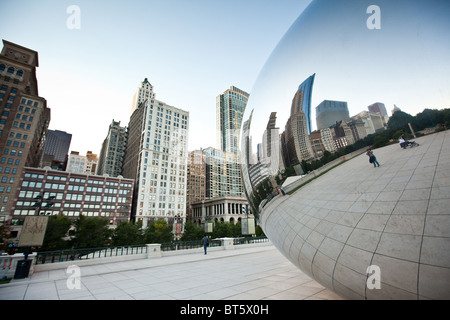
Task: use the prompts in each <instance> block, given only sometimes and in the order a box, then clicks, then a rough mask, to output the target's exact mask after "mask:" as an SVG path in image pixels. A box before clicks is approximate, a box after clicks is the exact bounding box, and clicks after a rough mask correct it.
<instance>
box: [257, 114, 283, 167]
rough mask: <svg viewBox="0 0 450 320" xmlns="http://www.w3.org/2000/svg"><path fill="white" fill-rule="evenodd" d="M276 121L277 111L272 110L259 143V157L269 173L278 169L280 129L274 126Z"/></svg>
mask: <svg viewBox="0 0 450 320" xmlns="http://www.w3.org/2000/svg"><path fill="white" fill-rule="evenodd" d="M276 121H277V113H276V112H272V113H271V114H270V118H269V121H268V122H267V127H266V130H264V134H263V137H262V144H261V149H262V156H261V159H264V160H265V162H266V164H267V169H268V171H269V174H270V175H274V174H277V173H278V171H279V170H280V129H279V128H277V127H276Z"/></svg>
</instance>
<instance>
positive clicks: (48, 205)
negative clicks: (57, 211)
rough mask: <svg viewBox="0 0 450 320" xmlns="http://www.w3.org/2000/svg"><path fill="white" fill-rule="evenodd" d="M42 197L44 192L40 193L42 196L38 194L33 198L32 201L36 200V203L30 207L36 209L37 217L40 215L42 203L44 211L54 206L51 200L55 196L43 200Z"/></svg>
mask: <svg viewBox="0 0 450 320" xmlns="http://www.w3.org/2000/svg"><path fill="white" fill-rule="evenodd" d="M44 195H45V191H44V192H43V193H42V195H40V194H39V195H37V196H36V197H34V200H36V202H35V203H33V204H32V205H31V206H32V207H33V208H37V215H40V214H41V208H42V205H43V204H44V203H45V205H44V209H48V208H51V207H52V206H53V205H54V204H55V203H54V202H53V200H54V199H55V198H56V197H55V196H49V197H47V199H44Z"/></svg>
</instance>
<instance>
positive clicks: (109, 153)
mask: <svg viewBox="0 0 450 320" xmlns="http://www.w3.org/2000/svg"><path fill="white" fill-rule="evenodd" d="M127 137H128V132H127V127H122V126H120V121H119V122H117V121H114V120H113V121H112V122H111V124H110V125H109V129H108V134H107V136H106V138H105V140H104V141H103V144H102V149H101V151H100V156H99V158H98V164H97V174H98V175H104V174H107V175H109V176H110V177H117V176H119V175H121V174H122V165H123V159H124V157H125V151H126V148H127Z"/></svg>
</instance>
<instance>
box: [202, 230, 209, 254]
mask: <svg viewBox="0 0 450 320" xmlns="http://www.w3.org/2000/svg"><path fill="white" fill-rule="evenodd" d="M202 245H203V250H205V254H206V248H208V246H209V238H208V237H207V236H206V234H205V236H204V237H203V239H202Z"/></svg>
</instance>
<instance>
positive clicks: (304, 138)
mask: <svg viewBox="0 0 450 320" xmlns="http://www.w3.org/2000/svg"><path fill="white" fill-rule="evenodd" d="M314 77H315V74H313V75H312V76H310V77H309V78H308V79H306V80H305V81H303V82H302V84H301V85H300V86H299V87H298V90H297V92H296V93H295V94H294V97H293V99H292V103H291V108H290V110H291V113H290V117H289V119H288V120H287V122H286V124H285V130H284V132H283V133H282V134H280V130H279V128H277V126H276V120H277V112H271V113H270V117H269V119H268V120H267V125H266V128H265V130H264V132H263V135H262V137H261V139H262V140H261V141H262V142H261V143H258V144H257V150H256V155H255V154H253V150H252V137H251V136H250V135H249V134H250V127H251V121H252V114H253V112H251V114H250V117H249V119H248V120H246V121H245V122H244V123H243V125H242V137H241V146H242V150H243V153H241V165H242V175H243V181H244V185H245V190H246V193H247V197H249V198H251V197H252V196H253V195H254V193H255V191H256V190H257V188H258V185H259V184H261V183H262V182H263V181H264V180H265V179H266V178H268V177H273V176H275V175H277V174H278V173H279V172H280V170H283V169H284V168H285V167H288V166H292V165H296V164H299V163H300V162H301V161H302V160H311V159H312V158H313V157H314V152H313V149H312V146H311V142H310V139H309V133H308V123H310V122H311V121H310V119H309V118H308V116H307V114H306V113H305V112H304V110H306V111H307V112H308V114H310V111H311V93H312V86H313V83H314ZM272 186H273V187H275V183H272ZM249 192H250V193H251V194H248V193H249ZM255 209H256V208H255ZM255 209H254V211H255Z"/></svg>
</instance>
